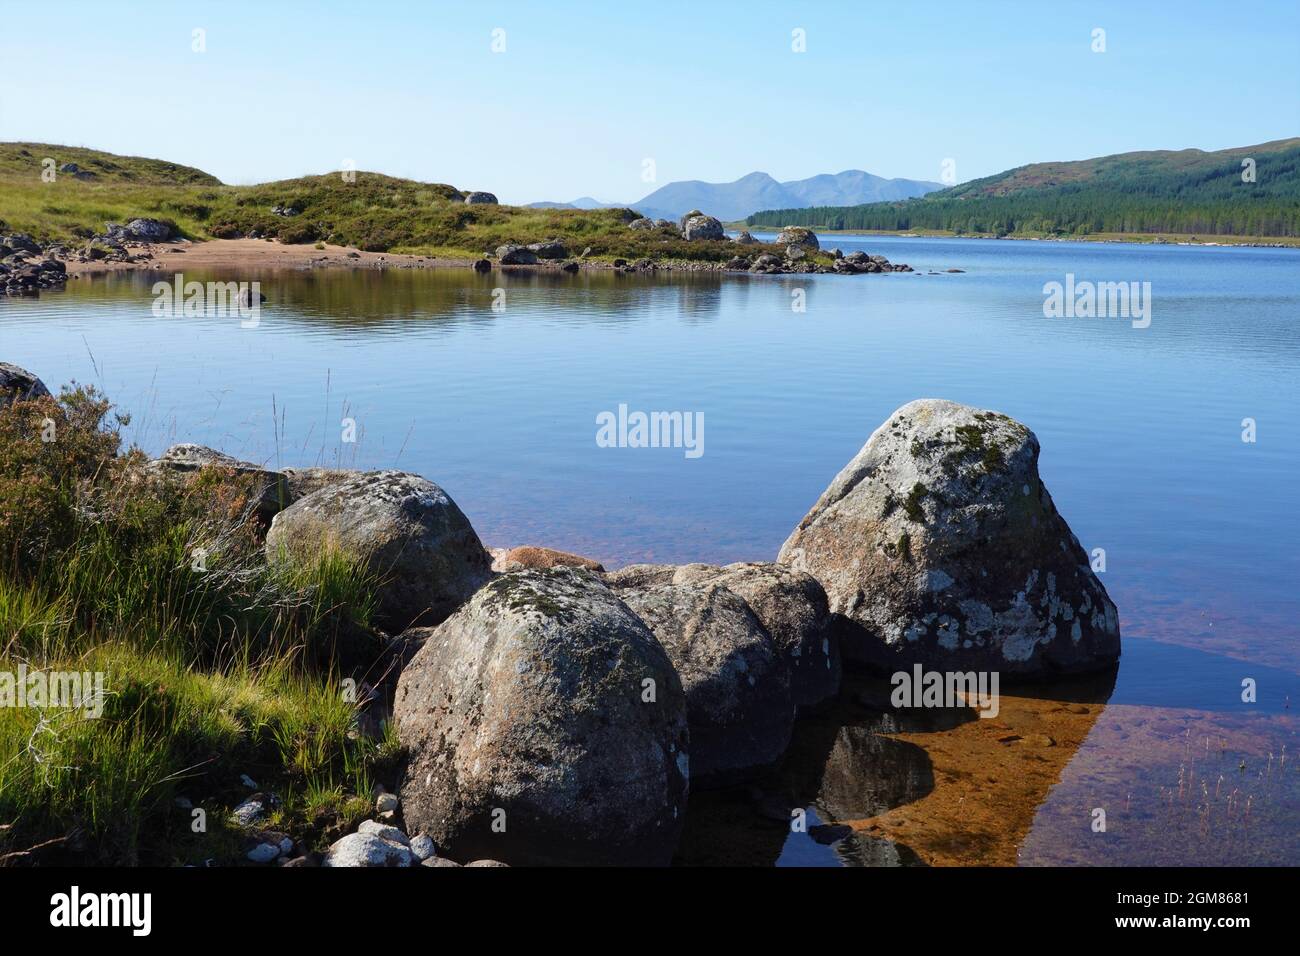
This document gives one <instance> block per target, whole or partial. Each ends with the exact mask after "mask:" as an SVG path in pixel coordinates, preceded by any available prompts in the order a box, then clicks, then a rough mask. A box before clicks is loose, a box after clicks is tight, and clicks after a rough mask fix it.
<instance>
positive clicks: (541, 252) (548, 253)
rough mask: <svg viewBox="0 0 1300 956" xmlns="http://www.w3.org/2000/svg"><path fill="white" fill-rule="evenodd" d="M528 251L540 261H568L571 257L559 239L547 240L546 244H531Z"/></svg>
mask: <svg viewBox="0 0 1300 956" xmlns="http://www.w3.org/2000/svg"><path fill="white" fill-rule="evenodd" d="M527 249H528V251H529V252H531V253H532V254H533V255H535V256H537V258H538V259H567V258H568V257H569V250H568V248H566V247H565V245H564V243H562V242H560V240H558V239H547V240H546V241H545V242H530V243H529V244H528V246H527Z"/></svg>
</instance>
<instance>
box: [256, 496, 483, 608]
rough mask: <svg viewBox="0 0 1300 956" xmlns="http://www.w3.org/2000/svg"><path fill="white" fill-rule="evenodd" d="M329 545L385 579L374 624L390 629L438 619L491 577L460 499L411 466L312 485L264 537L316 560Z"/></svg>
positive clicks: (275, 547)
mask: <svg viewBox="0 0 1300 956" xmlns="http://www.w3.org/2000/svg"><path fill="white" fill-rule="evenodd" d="M330 548H336V549H338V550H340V551H341V552H342V553H344V554H346V555H350V556H352V557H354V558H358V559H360V560H362V561H364V562H365V565H366V566H367V568H368V569H369V570H370V572H371V573H372V574H374V575H375V576H376V577H377V578H378V579H379V581H380V585H379V588H378V591H377V594H376V598H377V601H378V608H377V610H376V615H375V616H376V623H377V624H378V625H379V626H380V627H383V628H384V629H386V630H388V631H390V632H400V631H402V630H404V629H406V628H407V627H408V626H412V625H429V624H437V623H438V622H440V621H442V620H444V619H445V618H446V617H447V616H448V615H449V614H451V613H452V611H454V610H456V608H458V607H460V606H461V604H463V603H464V602H465V601H466V600H467V599H468V598H469V596H470V595H471V594H473V593H474V592H475V591H476V590H478V588H479V587H480V586H481V585H482V584H483V583H484V582H485V581H487V579H488V578H489V577H490V575H491V565H492V560H491V558H490V557H489V555H488V553H487V552H486V551H485V550H484V549H483V545H482V543H481V542H480V541H479V539H478V535H477V534H475V533H474V529H473V527H471V526H470V523H469V519H468V518H466V517H465V515H464V514H463V513H462V512H461V510H460V508H458V507H457V506H456V503H455V502H454V501H452V500H451V498H450V496H448V494H447V493H446V492H445V491H443V490H442V489H441V488H439V487H438V486H437V485H436V484H434V483H433V482H432V481H429V480H428V479H426V478H421V477H420V476H419V475H412V474H408V473H406V472H400V471H372V472H362V473H359V474H356V475H353V476H352V477H350V478H347V479H345V480H344V481H341V482H338V483H337V484H333V485H329V486H327V487H324V488H321V489H320V490H319V491H314V492H312V493H311V494H309V495H307V496H306V497H304V498H301V499H299V500H298V501H295V502H294V503H293V504H291V505H290V506H289V507H288V508H286V509H285V510H284V511H281V512H280V513H279V514H277V515H276V516H275V519H274V521H273V522H272V523H271V529H270V531H269V532H267V536H266V550H267V556H268V558H269V559H270V560H273V561H279V560H288V561H296V562H306V561H311V560H314V559H315V558H316V556H318V555H319V554H320V553H321V552H322V551H326V550H328V549H330Z"/></svg>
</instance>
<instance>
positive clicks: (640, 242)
mask: <svg viewBox="0 0 1300 956" xmlns="http://www.w3.org/2000/svg"><path fill="white" fill-rule="evenodd" d="M45 157H49V158H52V159H55V160H56V162H57V164H58V165H62V164H63V163H65V162H67V161H69V160H71V161H73V162H76V163H77V164H78V165H79V166H81V167H82V168H100V167H94V166H92V165H90V164H91V163H93V162H95V161H98V162H100V163H101V164H103V165H104V166H105V167H111V169H112V172H111V174H109V173H105V174H104V175H102V176H99V177H96V178H95V179H93V180H87V181H83V180H78V179H76V178H75V177H73V176H71V175H66V174H59V175H58V176H57V177H56V179H55V180H54V181H53V182H44V181H42V179H41V170H42V166H41V160H42V159H43V158H45ZM169 170H170V171H171V172H169ZM462 198H463V193H462V192H461V191H460V190H458V189H456V188H455V187H453V186H449V185H446V184H443V183H421V182H416V181H414V180H409V179H397V178H394V177H392V176H385V175H383V174H380V173H371V172H364V171H357V172H356V173H355V179H354V181H345V180H344V178H343V175H342V174H341V173H329V174H326V175H319V176H304V177H302V178H299V179H289V180H283V181H279V182H272V183H263V184H259V185H255V186H227V185H223V184H222V183H220V182H219V181H217V180H216V179H215V178H214V177H209V176H207V174H205V173H202V172H200V171H198V170H192V169H189V168H188V167H181V166H174V165H172V164H168V163H163V162H161V161H159V160H145V159H134V158H130V157H121V156H113V155H112V154H108V153H98V152H95V151H90V150H74V149H71V148H68V147H63V146H52V145H47V144H39V143H0V217H2V218H0V230H10V231H18V232H27V233H30V234H32V235H33V236H35V237H36V238H37V239H39V240H42V241H50V240H57V241H63V242H76V243H84V241H85V240H86V239H87V238H89V237H90V236H91V235H94V234H96V233H100V232H102V231H103V229H104V224H105V223H107V222H125V221H127V220H129V219H131V218H134V217H137V216H146V217H152V218H159V219H165V220H169V221H171V222H172V223H174V224H175V225H176V227H177V228H178V229H179V230H180V232H181V233H182V234H183V235H184V236H186V237H187V238H190V239H194V240H202V239H212V238H217V239H221V238H237V237H242V236H246V235H248V234H249V232H252V231H256V232H257V233H259V234H261V235H263V236H273V237H276V238H278V239H279V240H280V241H282V242H286V243H308V244H314V243H317V242H328V243H333V244H336V245H343V246H351V247H354V248H357V249H363V250H366V251H376V252H383V251H391V252H396V253H411V254H416V255H432V256H439V257H443V258H477V257H479V256H481V255H482V254H483V253H484V252H487V251H491V250H495V249H496V248H497V247H498V246H500V245H503V244H505V243H509V242H517V243H530V242H541V241H543V240H548V239H559V240H561V241H562V242H564V244H565V245H566V247H567V248H568V251H569V254H570V255H571V256H578V255H580V254H582V253H583V252H584V250H587V249H590V253H589V256H590V257H591V258H597V259H614V258H625V259H629V260H635V259H640V258H652V259H656V260H659V261H683V262H725V261H726V260H728V259H730V258H731V257H732V256H734V255H736V254H737V252H741V253H743V254H744V255H748V256H754V255H758V254H760V253H762V252H772V251H775V250H774V247H763V246H749V247H746V248H745V249H743V250H741V249H738V247H737V246H735V245H734V244H733V243H731V242H730V241H727V240H722V241H710V242H700V241H697V242H686V241H685V240H683V239H681V238H680V237H679V236H678V235H676V233H675V231H671V230H645V231H640V230H631V229H628V228H627V224H628V222H629V221H630V220H631V219H632V218H635V215H634V213H633V212H631V211H630V210H627V209H593V210H582V209H529V208H524V207H519V206H494V205H472V206H470V205H466V204H465V203H464V202H463V201H462ZM277 206H279V207H290V208H293V209H296V210H298V214H297V215H294V216H289V217H285V216H281V215H277V214H276V213H274V212H273V211H272V210H273V209H274V208H275V207H277ZM816 258H818V259H819V261H820V260H821V259H825V261H827V262H829V261H830V259H829V256H825V255H824V254H819V255H818V256H817V257H816Z"/></svg>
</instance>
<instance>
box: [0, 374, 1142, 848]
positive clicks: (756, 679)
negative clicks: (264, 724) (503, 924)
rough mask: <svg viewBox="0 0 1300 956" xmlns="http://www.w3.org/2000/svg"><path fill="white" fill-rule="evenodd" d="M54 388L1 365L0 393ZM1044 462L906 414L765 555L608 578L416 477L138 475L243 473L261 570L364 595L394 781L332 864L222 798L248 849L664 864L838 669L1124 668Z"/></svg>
mask: <svg viewBox="0 0 1300 956" xmlns="http://www.w3.org/2000/svg"><path fill="white" fill-rule="evenodd" d="M43 394H48V390H47V389H46V388H45V386H44V385H43V384H42V383H41V382H40V380H39V379H38V378H37V377H36V376H35V375H33V374H32V373H30V372H27V371H26V370H24V369H22V368H19V367H18V366H13V365H7V364H0V401H4V402H7V401H10V400H18V399H30V398H32V397H34V396H39V395H43ZM1038 454H1039V446H1038V441H1037V439H1036V437H1035V436H1034V435H1033V433H1032V432H1031V431H1030V430H1029V429H1028V428H1026V427H1025V426H1024V425H1022V424H1020V423H1018V422H1016V421H1014V420H1012V419H1010V418H1008V417H1006V416H1004V415H1000V414H998V413H996V412H990V411H984V410H980V409H976V408H972V407H969V406H965V405H958V404H956V403H953V402H947V401H942V400H934V399H925V400H919V401H914V402H911V403H909V404H907V405H905V406H903V407H902V408H900V409H898V410H897V411H896V412H895V413H894V414H893V415H891V416H890V418H889V419H888V420H887V421H886V422H885V423H884V424H883V425H882V426H881V427H880V428H878V429H877V430H876V431H875V432H874V433H873V434H872V435H871V436H870V438H869V439H868V440H867V442H866V444H865V445H864V446H863V448H862V450H861V452H859V454H858V455H857V456H856V457H855V458H854V459H853V460H852V461H851V462H849V463H848V465H846V466H845V468H844V469H843V470H842V471H841V472H840V473H839V475H837V476H836V477H835V479H834V480H833V481H832V482H831V484H830V486H829V487H828V488H827V490H826V492H825V493H824V494H823V495H822V496H821V498H819V499H818V501H817V502H816V503H815V504H814V505H813V507H812V509H811V510H810V511H809V512H808V514H807V516H805V518H804V519H803V520H802V521H801V522H800V523H799V525H798V526H797V527H796V528H795V529H794V531H793V532H792V533H791V535H790V537H789V539H788V540H787V541H786V542H785V544H784V545H783V546H782V548H781V550H780V553H779V555H778V556H777V559H776V560H775V561H751V562H743V563H739V564H731V565H727V566H725V567H721V566H715V565H709V564H685V565H631V566H629V567H625V568H621V569H618V570H615V571H606V570H605V569H604V568H603V567H602V566H601V565H600V564H599V563H597V562H595V561H592V560H591V559H588V558H584V557H581V556H578V555H572V554H567V553H565V552H562V551H557V550H554V549H550V548H545V547H535V546H529V547H521V548H514V549H510V550H498V551H496V552H491V551H489V550H488V549H487V548H486V547H485V546H484V545H483V543H482V542H481V541H480V539H479V537H478V535H477V534H476V532H475V531H474V528H473V526H472V525H471V523H470V521H469V519H468V518H467V517H466V516H465V514H464V513H463V512H462V511H461V510H460V508H459V507H458V506H457V505H456V503H455V502H454V501H453V500H452V498H451V497H450V496H449V495H448V494H447V493H446V492H445V491H444V490H443V489H442V488H440V487H439V486H438V485H437V484H435V483H434V482H432V481H430V480H429V479H427V478H424V477H422V476H419V475H415V474H411V473H407V472H399V471H374V472H353V471H342V470H327V469H319V468H308V469H285V470H283V471H273V470H270V469H266V468H264V467H263V466H260V465H258V464H256V463H252V462H242V461H238V460H236V459H233V458H230V457H228V456H226V455H223V454H222V453H220V452H217V451H215V450H213V449H209V448H205V447H203V446H199V445H178V446H173V447H172V448H170V449H168V450H167V451H166V452H165V453H164V454H163V455H161V456H160V457H159V458H157V459H155V460H153V461H152V462H151V463H150V465H149V469H150V470H151V471H152V472H153V473H154V474H155V475H157V476H161V477H163V478H164V479H166V480H175V481H181V482H189V481H193V480H195V479H196V476H199V475H203V474H205V473H210V472H211V471H212V470H216V471H218V472H221V473H228V474H235V475H239V476H241V478H242V479H251V480H252V483H253V486H254V496H253V498H252V500H251V502H250V505H249V508H250V509H252V513H253V514H255V515H256V517H257V518H258V519H259V521H260V522H262V525H263V527H265V538H264V542H265V543H264V550H265V560H266V562H267V563H268V564H269V565H272V566H275V565H279V566H282V567H284V568H285V569H286V570H291V569H293V568H295V567H306V566H308V565H309V563H310V562H311V560H312V559H313V557H314V556H318V555H319V554H321V553H322V550H323V549H327V548H328V549H338V550H339V551H340V552H342V553H344V554H347V555H350V556H353V557H354V558H356V559H357V560H359V561H361V562H363V564H364V565H365V566H366V567H367V568H368V570H369V571H370V572H371V573H373V575H374V576H375V580H376V581H378V582H380V584H379V586H378V588H377V592H376V594H375V600H376V605H375V611H374V614H373V616H372V618H371V621H372V624H373V633H370V634H359V635H357V639H356V640H355V641H353V642H351V643H349V644H347V645H346V646H343V645H340V646H339V647H338V648H336V649H335V654H336V655H338V656H337V658H336V660H335V663H336V664H337V666H338V667H339V668H340V670H342V671H343V672H344V673H347V672H349V671H350V670H355V671H356V672H358V673H373V672H374V671H375V670H376V669H378V670H380V671H381V672H382V673H383V674H385V675H386V676H385V677H384V678H383V679H382V680H377V681H376V682H375V683H374V685H373V686H372V685H370V684H366V685H365V686H364V692H363V693H362V694H361V695H360V697H359V701H358V704H357V718H356V720H357V723H356V727H357V732H358V733H368V734H382V727H383V725H384V724H385V723H388V722H392V723H395V726H396V733H397V739H398V740H399V741H400V744H401V747H402V754H403V757H402V763H401V770H400V776H399V778H398V779H396V780H395V781H393V782H394V783H395V786H396V789H395V792H392V793H389V792H387V791H382V790H381V791H380V792H378V793H377V794H376V795H375V799H376V804H375V813H376V816H377V817H378V819H376V820H372V821H369V822H367V823H364V824H362V826H361V829H360V830H358V831H356V832H354V833H350V834H347V835H345V836H343V837H342V838H341V839H338V840H336V841H335V842H334V843H333V845H332V846H331V847H330V849H329V850H328V851H327V852H325V853H324V854H323V855H320V856H316V855H313V854H312V853H310V852H307V851H304V850H303V848H301V847H295V846H294V845H293V841H292V840H290V839H288V838H286V837H285V836H284V835H283V834H279V833H274V832H270V831H262V830H260V829H258V826H257V824H258V822H259V820H260V819H261V817H262V816H263V812H264V810H265V809H266V807H267V806H269V805H270V804H272V803H273V802H274V796H273V795H268V794H263V793H257V794H255V795H254V796H253V797H250V798H249V800H248V801H245V804H241V807H240V808H236V810H235V817H236V818H237V819H238V820H239V822H240V824H241V826H244V827H246V828H247V829H248V834H249V836H248V840H249V846H248V852H247V857H248V859H249V860H250V861H251V862H261V863H270V862H273V861H277V862H279V863H280V864H281V865H291V866H308V865H318V864H320V865H326V866H413V865H426V866H446V865H460V864H453V863H450V862H449V861H448V858H449V857H450V858H452V859H456V860H463V861H466V862H467V863H469V864H471V865H473V864H477V865H489V862H484V861H490V863H491V864H501V863H504V864H507V865H516V864H522V865H539V864H540V865H551V864H614V865H627V864H645V865H662V864H667V863H668V862H670V860H671V859H672V856H673V853H674V850H675V848H676V846H677V841H678V838H679V836H680V834H681V829H682V825H683V822H684V819H685V813H686V808H687V800H688V798H689V795H690V794H691V793H692V792H702V791H707V790H711V789H717V788H721V787H733V786H736V785H743V784H746V783H748V782H750V781H753V780H755V779H757V778H758V776H759V775H761V774H763V773H764V772H766V771H769V770H771V769H772V768H774V767H777V766H779V765H780V764H781V762H782V760H783V758H784V757H785V753H786V749H787V747H788V746H789V745H790V742H791V736H792V730H793V727H794V722H795V719H796V717H797V716H799V715H800V714H814V713H816V712H817V711H818V710H819V709H820V708H822V707H825V706H827V705H829V704H830V703H833V702H834V701H835V700H836V699H837V698H838V696H839V694H840V690H841V681H842V674H843V671H844V668H845V667H847V666H849V665H852V666H855V667H860V668H865V669H867V670H869V671H871V672H873V673H878V674H883V675H888V674H891V673H894V674H897V673H899V672H908V671H909V670H910V669H912V668H914V667H915V668H924V669H928V670H933V671H938V672H942V673H944V674H954V673H955V674H959V675H962V674H971V675H974V674H975V673H977V672H979V673H992V674H993V675H1002V676H1004V677H1005V678H1007V679H1008V680H1011V679H1027V680H1050V679H1054V678H1059V677H1064V676H1069V675H1076V674H1084V673H1089V672H1092V671H1096V670H1100V669H1105V668H1108V667H1110V666H1111V665H1113V664H1114V663H1115V661H1116V660H1117V659H1118V657H1119V653H1120V637H1119V623H1118V615H1117V613H1116V609H1115V606H1114V604H1113V603H1112V602H1111V600H1110V598H1109V596H1108V595H1107V594H1106V591H1105V588H1104V586H1103V585H1102V584H1101V582H1100V580H1099V579H1098V578H1097V577H1096V575H1095V574H1094V573H1093V571H1092V569H1091V568H1090V566H1089V562H1088V557H1087V555H1086V553H1085V552H1084V550H1083V548H1082V546H1081V545H1080V543H1079V541H1078V539H1077V538H1076V537H1075V536H1074V535H1073V533H1072V532H1071V531H1070V529H1069V527H1068V525H1067V524H1066V523H1065V521H1064V519H1063V518H1062V517H1061V515H1060V514H1059V512H1057V510H1056V508H1055V506H1054V504H1053V502H1052V499H1051V496H1050V494H1049V493H1048V492H1047V489H1046V488H1045V486H1044V485H1043V483H1042V480H1041V478H1040V477H1039V474H1038ZM380 661H383V662H387V663H385V664H384V666H383V667H380V668H377V667H376V663H377V662H380ZM996 686H997V685H996V683H995V684H994V687H995V688H996ZM967 704H968V705H969V704H970V701H969V700H968V701H967ZM950 706H951V705H950ZM250 784H251V782H250ZM252 786H255V785H252ZM255 798H257V799H255ZM250 801H251V802H252V804H257V806H256V807H255V806H252V804H250ZM259 808H260V809H259ZM797 810H798V808H791V812H792V813H793V812H796V811H797ZM245 817H247V819H246V820H245V819H244V818H245ZM434 861H437V862H434Z"/></svg>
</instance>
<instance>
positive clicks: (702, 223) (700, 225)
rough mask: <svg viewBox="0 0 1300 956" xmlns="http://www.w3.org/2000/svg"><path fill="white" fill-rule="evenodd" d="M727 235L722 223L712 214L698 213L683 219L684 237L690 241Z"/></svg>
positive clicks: (723, 237)
mask: <svg viewBox="0 0 1300 956" xmlns="http://www.w3.org/2000/svg"><path fill="white" fill-rule="evenodd" d="M726 237H727V234H726V232H725V231H724V230H723V228H722V223H720V222H719V221H718V220H716V219H714V218H713V217H712V216H706V215H704V214H703V213H698V214H696V215H693V216H687V217H686V218H685V219H684V220H683V221H682V238H683V239H685V240H687V241H688V242H696V241H698V240H701V239H725V238H726Z"/></svg>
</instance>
